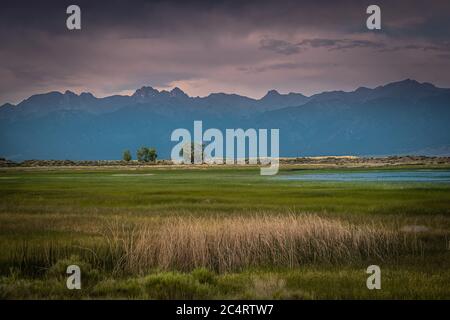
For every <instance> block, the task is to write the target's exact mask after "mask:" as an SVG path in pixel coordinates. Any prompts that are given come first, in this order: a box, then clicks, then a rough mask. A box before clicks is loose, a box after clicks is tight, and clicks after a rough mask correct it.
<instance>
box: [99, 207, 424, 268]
mask: <svg viewBox="0 0 450 320" xmlns="http://www.w3.org/2000/svg"><path fill="white" fill-rule="evenodd" d="M104 235H105V238H106V240H107V242H108V244H109V248H110V252H111V254H112V256H114V257H116V259H115V260H116V261H117V265H116V271H126V272H145V271H146V270H148V269H150V268H159V269H164V270H173V269H176V270H191V269H194V268H197V267H206V268H209V269H213V270H217V271H219V272H224V271H231V270H239V269H242V268H244V267H253V266H254V267H261V266H269V267H289V268H294V267H298V266H300V265H302V264H306V263H340V262H348V261H360V260H362V259H368V258H377V259H380V258H381V259H383V258H385V257H389V256H396V255H398V254H399V253H400V252H402V253H405V251H407V252H413V251H415V250H418V243H417V240H415V239H414V238H408V237H407V236H405V235H403V234H401V233H399V232H396V231H394V230H390V229H389V228H387V227H386V226H384V225H382V224H372V225H369V224H366V225H353V224H350V223H348V222H343V221H340V220H338V219H330V218H321V217H319V216H316V215H302V216H294V215H290V216H262V217H261V216H258V217H229V218H185V217H183V218H168V219H166V220H165V221H164V222H163V223H161V224H160V225H157V226H155V224H149V225H146V224H141V225H124V224H121V223H120V222H118V221H116V222H114V223H111V224H109V225H108V227H107V229H106V232H105V233H104Z"/></svg>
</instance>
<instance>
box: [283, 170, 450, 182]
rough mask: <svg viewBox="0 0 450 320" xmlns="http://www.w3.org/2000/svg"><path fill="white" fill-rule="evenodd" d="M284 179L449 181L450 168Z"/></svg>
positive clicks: (319, 175) (315, 174)
mask: <svg viewBox="0 0 450 320" xmlns="http://www.w3.org/2000/svg"><path fill="white" fill-rule="evenodd" d="M278 178H279V179H283V180H307V181H379V182H393V181H399V182H449V183H450V170H404V171H400V170H384V171H381V170H380V171H378V170H376V171H359V172H355V171H348V172H343V171H341V172H324V173H304V174H302V173H295V174H291V175H280V176H279V177H278Z"/></svg>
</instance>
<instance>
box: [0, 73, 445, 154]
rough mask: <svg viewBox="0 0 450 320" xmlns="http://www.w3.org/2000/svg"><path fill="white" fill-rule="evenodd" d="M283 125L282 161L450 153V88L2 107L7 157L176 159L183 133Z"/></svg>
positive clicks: (138, 96)
mask: <svg viewBox="0 0 450 320" xmlns="http://www.w3.org/2000/svg"><path fill="white" fill-rule="evenodd" d="M194 120H202V121H203V127H204V130H205V129H207V128H219V129H222V130H225V129H226V128H243V129H247V128H267V129H271V128H279V129H280V155H281V156H285V157H289V156H320V155H360V156H363V155H366V156H367V155H403V154H416V155H449V154H450V130H449V128H450V89H444V88H438V87H436V86H434V85H433V84H430V83H419V82H417V81H415V80H410V79H407V80H403V81H398V82H393V83H389V84H386V85H383V86H379V87H376V88H373V89H370V88H365V87H360V88H358V89H356V90H355V91H351V92H344V91H331V92H323V93H319V94H315V95H312V96H305V95H303V94H300V93H289V94H280V93H278V92H277V91H275V90H271V91H269V92H268V93H267V94H266V95H265V96H264V97H262V98H261V99H252V98H249V97H245V96H241V95H237V94H225V93H213V94H210V95H209V96H206V97H190V96H188V95H187V94H186V93H184V92H183V91H182V90H181V89H179V88H174V89H172V90H171V91H165V90H162V91H159V90H156V89H154V88H152V87H146V86H144V87H142V88H140V89H137V90H136V91H135V93H134V94H133V95H131V96H120V95H114V96H109V97H104V98H97V97H95V96H94V95H92V94H91V93H81V94H79V95H78V94H75V93H73V92H71V91H66V92H64V93H61V92H49V93H44V94H37V95H33V96H31V97H29V98H28V99H25V100H23V101H22V102H20V103H19V104H17V105H12V104H8V103H7V104H4V105H3V106H1V107H0V156H1V157H5V158H8V159H11V160H15V161H20V160H25V159H72V160H94V159H105V160H106V159H119V158H120V157H121V153H122V151H123V150H125V149H130V150H131V151H132V152H134V151H135V150H136V149H137V148H138V147H140V146H142V145H146V146H153V147H155V148H156V149H157V151H158V155H159V158H169V157H170V151H171V149H172V147H173V146H174V145H175V142H171V141H170V135H171V132H172V131H173V130H174V129H176V128H186V129H189V130H191V131H192V126H193V121H194Z"/></svg>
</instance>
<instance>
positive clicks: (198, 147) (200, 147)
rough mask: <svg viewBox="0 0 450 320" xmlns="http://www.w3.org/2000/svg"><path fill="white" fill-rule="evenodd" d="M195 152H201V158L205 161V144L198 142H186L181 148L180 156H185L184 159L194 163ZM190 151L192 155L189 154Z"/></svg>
mask: <svg viewBox="0 0 450 320" xmlns="http://www.w3.org/2000/svg"><path fill="white" fill-rule="evenodd" d="M195 152H198V153H200V156H201V160H202V163H203V160H204V153H205V144H204V143H203V144H200V143H198V142H191V143H185V144H184V145H183V148H182V149H181V150H180V157H182V158H183V160H185V161H186V160H187V161H188V163H194V160H195ZM184 153H186V155H187V157H186V158H187V159H186V158H185V157H184ZM189 153H190V156H189Z"/></svg>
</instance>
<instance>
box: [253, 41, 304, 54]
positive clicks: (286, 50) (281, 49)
mask: <svg viewBox="0 0 450 320" xmlns="http://www.w3.org/2000/svg"><path fill="white" fill-rule="evenodd" d="M259 44H260V48H261V49H263V50H269V51H273V52H276V53H280V54H286V55H290V54H294V53H299V52H300V46H299V45H298V44H296V43H290V42H288V41H284V40H277V39H261V41H260V42H259Z"/></svg>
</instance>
